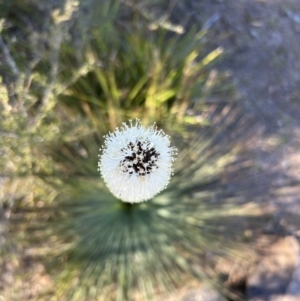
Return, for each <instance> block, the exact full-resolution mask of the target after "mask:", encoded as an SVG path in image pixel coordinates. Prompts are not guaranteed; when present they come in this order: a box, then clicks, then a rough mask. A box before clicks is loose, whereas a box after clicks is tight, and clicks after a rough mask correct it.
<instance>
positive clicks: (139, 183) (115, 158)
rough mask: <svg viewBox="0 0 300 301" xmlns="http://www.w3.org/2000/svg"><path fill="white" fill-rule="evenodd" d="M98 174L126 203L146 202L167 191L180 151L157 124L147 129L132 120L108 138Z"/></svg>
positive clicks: (138, 121)
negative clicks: (174, 163)
mask: <svg viewBox="0 0 300 301" xmlns="http://www.w3.org/2000/svg"><path fill="white" fill-rule="evenodd" d="M104 138H105V142H104V146H102V148H101V149H100V151H101V154H100V155H99V157H100V159H99V163H98V170H99V171H100V172H101V175H102V178H103V179H104V182H105V183H106V185H107V186H108V188H109V189H110V191H111V192H112V193H113V194H114V195H115V196H116V197H117V198H119V199H121V200H122V201H123V202H129V203H139V202H143V201H147V200H149V199H151V198H152V197H153V196H155V195H156V194H157V193H159V192H160V191H162V190H163V189H165V188H166V186H167V184H168V183H169V181H170V178H171V175H172V172H173V169H172V165H173V162H174V161H175V158H176V155H177V149H176V148H175V147H170V137H169V136H167V135H166V134H165V133H164V132H163V131H162V130H157V128H156V126H155V123H154V124H153V125H152V126H150V127H147V128H146V127H144V126H143V125H142V124H141V122H140V120H139V119H136V121H135V124H133V122H132V121H131V120H129V125H128V124H126V123H125V122H124V123H123V126H122V127H121V129H119V128H117V129H116V130H115V131H114V132H113V133H109V134H108V135H106V136H105V137H104Z"/></svg>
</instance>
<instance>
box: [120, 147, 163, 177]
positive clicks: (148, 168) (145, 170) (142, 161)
mask: <svg viewBox="0 0 300 301" xmlns="http://www.w3.org/2000/svg"><path fill="white" fill-rule="evenodd" d="M121 152H122V153H124V154H125V153H126V156H125V158H124V160H122V161H121V162H120V167H121V169H122V171H123V172H125V173H128V174H130V175H132V174H133V173H136V174H137V175H138V176H142V177H143V176H145V175H149V174H150V173H151V172H152V171H154V170H155V169H157V168H158V167H157V164H156V162H157V160H158V157H159V155H160V154H159V153H158V152H157V151H156V150H155V148H154V147H151V145H150V142H149V141H145V142H140V141H136V142H135V143H132V142H130V143H129V144H128V145H127V147H126V148H122V149H121ZM128 153H131V154H130V155H128Z"/></svg>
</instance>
